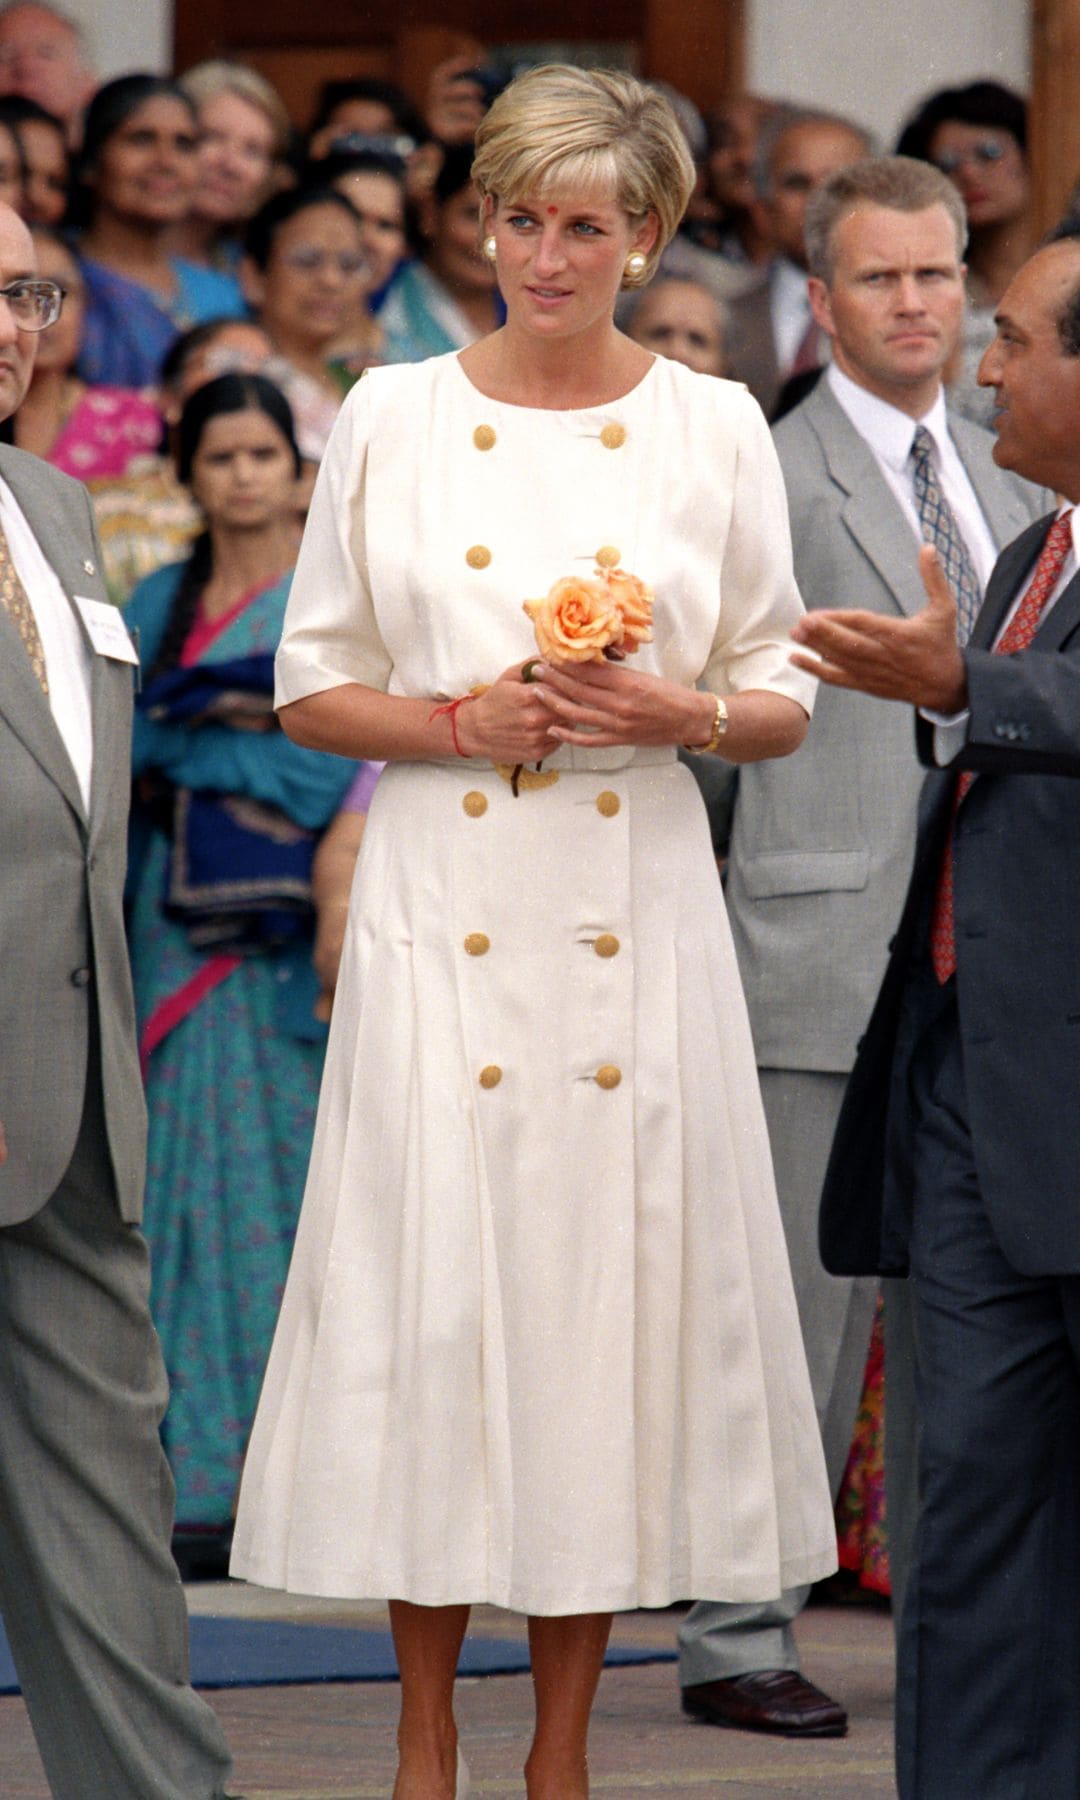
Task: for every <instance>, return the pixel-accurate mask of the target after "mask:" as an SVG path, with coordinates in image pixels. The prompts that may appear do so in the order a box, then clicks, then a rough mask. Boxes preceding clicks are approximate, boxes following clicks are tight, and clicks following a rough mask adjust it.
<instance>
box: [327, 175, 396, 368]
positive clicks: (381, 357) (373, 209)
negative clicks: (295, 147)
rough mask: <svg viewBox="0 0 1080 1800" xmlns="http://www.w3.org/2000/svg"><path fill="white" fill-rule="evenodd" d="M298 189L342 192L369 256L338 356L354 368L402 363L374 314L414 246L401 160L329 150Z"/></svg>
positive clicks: (338, 347)
mask: <svg viewBox="0 0 1080 1800" xmlns="http://www.w3.org/2000/svg"><path fill="white" fill-rule="evenodd" d="M302 185H303V186H304V187H318V188H333V189H334V190H335V191H336V192H337V193H339V194H344V196H345V198H346V200H348V201H349V203H350V205H351V206H353V207H354V208H355V210H356V214H357V217H358V218H359V220H360V232H361V241H362V243H363V247H364V254H365V256H366V258H367V270H366V272H365V276H364V284H363V295H362V298H363V306H362V308H361V310H360V313H359V316H358V318H357V320H356V322H355V323H354V325H353V326H352V327H351V329H350V330H349V331H348V332H347V333H346V336H345V338H344V339H343V340H342V343H341V344H339V345H337V346H335V349H336V353H337V355H338V356H339V357H342V358H344V359H345V360H346V361H347V362H348V363H349V366H350V367H355V368H364V367H367V366H369V365H370V364H372V363H379V362H401V361H402V360H404V359H403V356H402V352H401V349H400V348H399V346H398V344H397V341H396V339H395V338H394V337H393V335H392V333H390V332H388V331H386V330H384V328H383V326H382V325H381V324H380V323H379V320H378V319H377V318H376V316H375V315H376V312H377V311H378V308H379V306H380V305H381V303H382V300H383V298H384V296H385V294H386V290H387V288H388V287H389V285H390V282H391V280H392V279H393V277H394V275H395V274H396V273H397V271H398V269H399V268H400V266H401V264H402V262H403V261H404V259H405V258H406V257H407V256H409V255H411V254H412V253H413V251H414V250H415V249H416V248H417V247H418V233H417V230H416V222H415V217H414V214H413V209H412V206H411V204H410V202H409V199H408V195H407V193H406V190H405V164H404V162H403V161H402V159H401V157H400V156H394V155H392V154H391V153H390V152H389V151H384V150H332V151H331V152H330V153H329V155H328V156H324V157H323V158H322V160H321V162H315V163H309V164H308V166H307V168H306V169H305V171H304V178H303V184H302Z"/></svg>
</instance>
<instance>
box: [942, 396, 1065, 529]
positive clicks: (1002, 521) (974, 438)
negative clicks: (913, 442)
mask: <svg viewBox="0 0 1080 1800" xmlns="http://www.w3.org/2000/svg"><path fill="white" fill-rule="evenodd" d="M949 435H950V437H951V438H952V441H953V443H954V444H955V445H956V449H957V453H958V455H959V457H960V461H961V462H962V463H963V465H964V470H965V472H966V474H967V478H968V480H969V481H970V483H971V485H972V487H973V488H974V489H975V498H976V499H977V500H978V502H979V505H980V506H981V507H982V512H983V517H984V518H985V520H986V523H987V524H988V525H989V527H990V535H991V536H992V538H993V540H994V543H995V544H996V545H997V546H998V549H999V550H1001V549H1002V548H1003V547H1004V546H1005V545H1007V544H1011V543H1012V541H1013V539H1014V538H1015V537H1016V536H1017V535H1018V534H1020V533H1022V532H1024V531H1026V530H1027V527H1028V526H1029V525H1030V524H1031V513H1030V511H1029V510H1028V509H1027V508H1026V507H1025V506H1024V505H1023V503H1022V501H1021V498H1020V490H1019V486H1018V484H1017V483H1016V482H1014V481H1011V480H1008V479H1006V478H1003V477H1002V475H1001V473H1000V471H999V470H998V468H997V465H996V464H995V463H994V462H993V461H992V460H991V457H990V450H991V448H992V446H991V445H989V444H988V443H987V441H986V438H987V434H986V432H985V430H984V429H983V427H982V426H981V425H973V424H972V423H971V421H970V420H969V419H964V418H960V417H958V416H957V415H956V414H954V413H952V412H950V413H949ZM1031 492H1032V494H1033V495H1037V494H1038V492H1039V490H1038V489H1037V488H1034V487H1033V488H1032V489H1031ZM1047 499H1048V502H1049V500H1050V496H1049V495H1048V496H1047Z"/></svg>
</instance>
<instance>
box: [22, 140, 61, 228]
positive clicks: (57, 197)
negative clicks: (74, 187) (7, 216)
mask: <svg viewBox="0 0 1080 1800" xmlns="http://www.w3.org/2000/svg"><path fill="white" fill-rule="evenodd" d="M19 137H20V138H21V139H22V147H23V154H24V156H25V158H26V204H25V206H24V208H23V217H24V219H25V220H26V222H27V224H28V225H59V223H60V221H61V219H62V218H63V216H64V214H65V213H66V211H67V203H68V156H67V148H66V146H65V144H64V139H63V134H62V133H61V132H59V131H57V130H56V129H55V127H54V126H52V125H49V124H46V122H45V120H44V119H24V120H23V122H22V124H21V125H20V126H19Z"/></svg>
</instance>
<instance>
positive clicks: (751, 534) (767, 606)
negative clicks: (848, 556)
mask: <svg viewBox="0 0 1080 1800" xmlns="http://www.w3.org/2000/svg"><path fill="white" fill-rule="evenodd" d="M741 398H742V401H743V404H742V406H741V407H740V408H739V415H738V416H737V419H736V421H735V424H736V428H737V430H738V433H739V436H738V447H737V451H736V469H735V482H734V489H733V492H732V498H731V511H730V515H729V519H728V533H727V541H726V543H725V545H724V551H723V557H722V561H721V565H720V611H719V618H718V621H717V629H716V635H715V637H714V639H713V643H712V648H711V650H710V652H709V658H708V661H707V663H706V665H705V669H704V671H703V673H702V677H701V685H702V686H703V687H706V688H709V689H713V690H715V691H716V692H718V693H722V694H737V693H740V692H745V691H746V690H747V689H749V688H765V689H767V690H769V691H770V692H772V693H776V694H786V695H787V696H788V698H789V699H791V700H795V701H797V702H798V704H799V705H800V706H801V707H803V708H804V709H805V711H806V712H808V713H809V712H811V711H812V710H813V704H814V695H815V693H816V691H817V682H816V681H815V679H814V677H813V676H812V675H806V674H804V673H803V671H802V670H801V669H796V668H795V667H794V665H793V664H792V663H791V661H790V656H791V651H792V649H793V645H792V642H791V627H792V626H793V625H794V623H795V621H796V619H799V618H801V617H802V614H803V604H802V601H801V599H800V598H799V590H798V588H797V587H796V585H795V574H794V570H793V568H792V561H791V527H790V524H789V522H788V510H787V495H786V493H785V490H784V478H783V475H782V473H781V470H780V463H779V460H778V458H777V455H776V450H775V447H774V445H773V441H772V437H771V435H770V433H769V428H768V426H767V425H766V423H765V419H764V416H763V414H762V412H761V409H760V407H759V406H758V405H757V404H756V402H754V401H752V400H751V399H750V397H749V395H743V396H742V397H741ZM728 428H729V429H730V428H731V427H730V425H729V427H728Z"/></svg>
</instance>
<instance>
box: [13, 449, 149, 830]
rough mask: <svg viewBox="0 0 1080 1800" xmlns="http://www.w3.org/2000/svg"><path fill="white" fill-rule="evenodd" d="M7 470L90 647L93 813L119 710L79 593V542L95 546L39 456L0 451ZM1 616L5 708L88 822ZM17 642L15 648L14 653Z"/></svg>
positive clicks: (22, 654) (44, 705)
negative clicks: (40, 466) (61, 505)
mask: <svg viewBox="0 0 1080 1800" xmlns="http://www.w3.org/2000/svg"><path fill="white" fill-rule="evenodd" d="M0 474H2V475H3V478H4V480H5V481H6V482H7V483H8V486H9V487H10V488H11V491H12V493H13V494H14V496H15V498H16V500H17V501H18V503H19V506H20V508H21V510H22V512H23V515H24V517H25V519H26V522H27V524H28V525H29V526H30V529H31V531H32V532H33V534H34V536H35V537H36V538H37V541H38V545H39V547H40V549H41V551H42V554H43V555H44V556H45V558H46V560H47V561H48V562H49V563H50V565H51V566H52V568H53V570H54V572H55V574H56V577H57V580H58V581H59V583H60V586H61V588H62V589H63V591H64V594H65V596H66V598H67V601H68V604H69V606H70V607H71V610H72V612H73V614H74V616H75V620H76V623H77V625H78V628H79V632H80V634H81V636H82V638H83V640H84V642H85V643H86V644H87V647H88V650H89V653H90V704H91V719H92V729H93V740H94V770H93V777H92V782H91V816H92V817H93V816H94V815H96V814H97V813H98V812H99V811H100V807H101V804H102V803H103V801H104V799H105V796H104V795H103V794H102V793H101V792H99V789H100V788H102V787H104V786H106V785H107V771H108V770H109V769H110V768H111V767H112V766H113V765H114V761H115V747H114V745H113V744H112V742H111V739H112V737H113V735H114V727H115V720H116V713H117V709H116V708H115V707H113V706H111V705H109V704H108V686H109V680H110V676H112V675H113V674H114V673H115V671H113V670H111V669H107V668H105V667H103V664H104V663H105V658H104V657H101V656H98V655H97V654H96V652H95V651H94V649H93V646H92V644H90V640H89V636H88V633H87V630H86V626H85V624H84V623H83V619H82V615H81V613H80V612H79V609H78V607H77V606H76V605H75V603H74V599H73V595H74V594H75V592H76V571H77V569H78V568H80V567H81V568H83V569H84V570H85V564H82V563H80V562H79V560H78V559H77V557H76V554H75V551H76V548H77V547H79V546H85V547H89V539H88V537H87V534H86V531H85V529H84V528H81V521H77V520H72V519H68V518H66V517H65V516H64V512H65V511H66V510H67V509H66V508H65V509H63V510H62V511H60V512H59V513H58V507H57V489H56V485H55V484H54V483H53V482H52V481H49V482H47V483H46V482H45V481H42V480H40V479H36V478H35V477H36V475H37V470H36V465H35V459H34V458H33V457H22V456H19V457H12V456H10V454H9V455H3V456H0ZM90 566H91V570H92V572H93V577H94V579H93V581H92V584H91V583H87V585H89V586H90V591H91V593H94V592H95V590H99V589H100V578H99V577H98V572H97V570H96V568H95V567H94V565H93V563H91V565H90ZM0 614H2V616H0V634H2V635H0V648H2V649H3V656H2V661H0V710H2V711H3V712H4V715H5V717H6V718H7V720H8V723H9V724H10V725H11V728H12V730H13V731H15V733H16V734H17V735H18V736H19V737H20V738H21V740H22V742H23V743H24V744H25V745H26V748H27V749H28V750H29V751H30V753H31V755H32V756H34V757H35V758H36V759H37V761H38V762H39V763H40V764H41V766H42V768H43V769H44V770H45V772H46V774H47V775H49V776H50V777H51V779H52V780H53V781H54V782H55V783H56V785H57V787H58V788H59V789H60V790H61V792H62V793H63V795H64V797H65V799H66V800H67V801H68V802H69V803H70V805H71V806H72V808H73V809H74V811H75V812H76V814H77V815H78V817H79V818H80V819H81V820H83V822H84V823H85V822H86V810H85V808H84V806H83V800H82V794H81V791H80V788H79V783H78V778H77V776H76V774H75V770H74V768H73V767H72V763H71V758H70V757H69V755H68V753H67V747H66V745H65V743H64V740H63V738H62V737H61V735H60V732H59V730H58V728H57V725H56V721H55V719H54V718H53V715H52V710H51V708H50V706H49V703H48V701H47V700H46V698H45V696H44V694H43V693H42V691H41V689H40V687H39V686H38V684H37V681H36V679H35V677H34V672H33V670H32V669H31V667H30V663H29V659H28V657H27V655H26V651H25V648H24V647H23V644H22V640H21V639H20V637H19V634H18V632H17V630H16V629H15V626H14V624H13V623H12V621H11V620H10V619H9V618H8V616H7V613H6V612H2V609H0ZM12 641H13V642H14V651H10V646H11V644H12ZM9 651H10V653H9ZM121 716H122V715H121Z"/></svg>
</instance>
